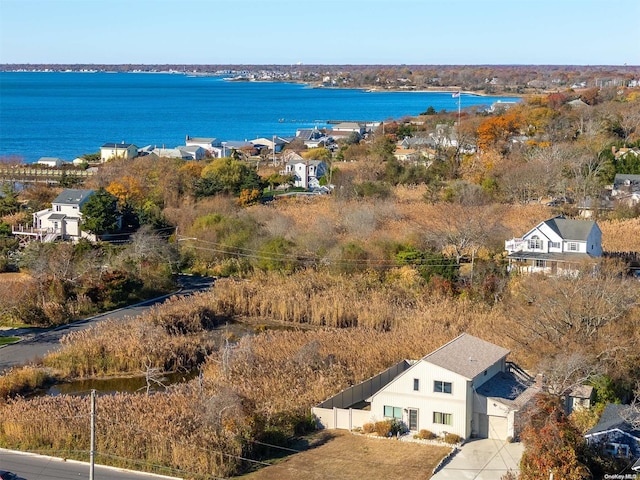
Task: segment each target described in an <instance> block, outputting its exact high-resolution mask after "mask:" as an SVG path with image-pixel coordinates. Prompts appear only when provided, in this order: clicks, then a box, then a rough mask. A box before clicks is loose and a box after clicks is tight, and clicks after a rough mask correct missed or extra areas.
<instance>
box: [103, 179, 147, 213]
mask: <svg viewBox="0 0 640 480" xmlns="http://www.w3.org/2000/svg"><path fill="white" fill-rule="evenodd" d="M106 190H107V192H109V193H110V194H111V195H113V196H114V197H116V198H117V199H118V207H119V208H122V207H123V206H124V205H126V204H127V203H128V204H129V205H134V206H137V205H139V204H140V203H141V202H142V200H143V199H144V192H143V190H142V185H141V184H140V182H139V181H138V180H137V179H136V178H134V177H131V176H129V175H127V176H124V177H122V178H121V179H120V180H114V181H112V182H111V183H110V184H109V186H108V187H107V188H106Z"/></svg>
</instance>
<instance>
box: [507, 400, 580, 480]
mask: <svg viewBox="0 0 640 480" xmlns="http://www.w3.org/2000/svg"><path fill="white" fill-rule="evenodd" d="M527 413H528V418H527V421H526V423H525V426H524V428H523V430H522V433H521V434H520V438H521V440H522V442H523V443H524V446H525V450H524V454H523V455H522V460H521V461H520V480H542V479H544V480H546V479H548V478H549V476H550V474H551V473H553V474H554V477H555V478H558V479H560V478H561V479H563V480H583V479H587V478H591V474H590V472H589V469H588V468H587V467H586V466H585V464H584V461H585V458H584V455H585V448H586V444H585V440H584V438H583V437H582V435H581V434H580V432H579V431H578V430H577V429H576V428H575V427H574V426H573V425H572V424H571V422H570V421H569V419H568V418H567V416H566V415H565V413H564V410H563V409H562V405H561V404H560V400H559V398H557V397H552V396H550V395H545V394H540V395H538V397H537V398H536V402H535V405H534V406H533V407H531V408H530V409H529V410H528V412H527Z"/></svg>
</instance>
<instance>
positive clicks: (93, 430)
mask: <svg viewBox="0 0 640 480" xmlns="http://www.w3.org/2000/svg"><path fill="white" fill-rule="evenodd" d="M90 449H91V450H90V451H89V480H93V479H94V477H93V473H94V469H95V468H94V467H95V461H96V458H95V456H96V391H95V390H91V447H90Z"/></svg>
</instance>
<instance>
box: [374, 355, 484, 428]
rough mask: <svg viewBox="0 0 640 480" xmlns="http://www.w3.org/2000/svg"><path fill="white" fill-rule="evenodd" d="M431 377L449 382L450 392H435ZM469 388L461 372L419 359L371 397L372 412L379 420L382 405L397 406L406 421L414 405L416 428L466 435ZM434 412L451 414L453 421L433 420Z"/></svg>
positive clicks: (470, 400)
mask: <svg viewBox="0 0 640 480" xmlns="http://www.w3.org/2000/svg"><path fill="white" fill-rule="evenodd" d="M414 379H418V380H419V382H420V384H419V390H418V391H414V390H413V385H414V382H413V381H414ZM434 381H443V382H450V383H451V386H452V391H451V393H439V392H434ZM470 389H471V387H470V382H468V381H467V379H466V378H464V377H462V376H461V375H458V374H456V373H453V372H451V371H449V370H446V369H444V368H441V367H438V366H435V365H432V364H430V363H428V362H426V361H422V360H421V361H419V362H418V363H416V364H415V365H414V366H413V367H411V368H410V369H409V370H407V371H406V372H404V373H403V374H402V375H401V376H400V377H399V378H397V379H396V380H394V381H393V382H391V383H390V384H389V385H387V386H386V387H385V388H384V389H383V390H381V391H380V392H378V393H377V394H375V395H374V396H373V397H372V402H371V415H372V416H373V417H374V418H375V420H376V421H380V420H383V419H384V407H385V405H386V406H392V407H399V408H401V409H402V420H403V422H405V423H406V424H407V425H408V424H409V418H408V413H409V412H408V409H409V408H411V409H416V410H418V430H421V429H427V430H430V431H432V432H433V433H435V434H442V433H443V432H448V433H456V434H458V435H460V436H461V437H463V438H467V437H469V436H470V434H471V412H472V401H473V397H472V395H470ZM434 412H439V413H445V414H451V415H452V424H451V425H443V424H436V423H433V414H434Z"/></svg>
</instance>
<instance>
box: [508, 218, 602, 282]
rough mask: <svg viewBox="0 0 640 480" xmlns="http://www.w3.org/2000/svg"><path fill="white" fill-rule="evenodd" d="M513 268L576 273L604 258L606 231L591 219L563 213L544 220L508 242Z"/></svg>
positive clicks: (510, 261)
mask: <svg viewBox="0 0 640 480" xmlns="http://www.w3.org/2000/svg"><path fill="white" fill-rule="evenodd" d="M505 250H506V251H507V258H508V259H509V269H510V270H517V271H519V272H521V273H534V272H540V273H550V274H562V273H568V274H571V273H575V272H576V271H577V270H578V268H579V267H580V265H582V264H584V263H586V262H589V263H592V262H593V261H594V260H595V259H597V258H599V257H602V232H601V231H600V227H598V224H597V223H596V222H594V221H591V220H571V219H567V218H564V217H562V216H558V217H554V218H551V219H549V220H545V221H543V222H540V223H539V224H538V225H536V226H535V227H534V228H532V229H531V230H529V231H528V232H527V233H525V234H524V235H523V236H522V237H520V238H512V239H511V240H507V241H506V242H505Z"/></svg>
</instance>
